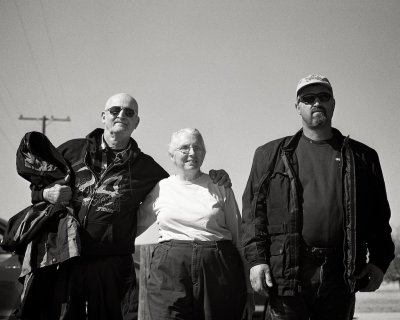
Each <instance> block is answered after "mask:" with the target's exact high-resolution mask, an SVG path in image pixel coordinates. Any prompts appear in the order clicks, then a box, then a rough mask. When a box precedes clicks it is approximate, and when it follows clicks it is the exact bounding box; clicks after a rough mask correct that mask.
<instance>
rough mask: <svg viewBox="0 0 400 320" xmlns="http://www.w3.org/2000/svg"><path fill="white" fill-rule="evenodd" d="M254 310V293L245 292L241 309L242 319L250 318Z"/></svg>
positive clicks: (250, 319)
mask: <svg viewBox="0 0 400 320" xmlns="http://www.w3.org/2000/svg"><path fill="white" fill-rule="evenodd" d="M254 310H255V302H254V294H253V293H249V292H248V293H247V302H246V306H245V308H244V311H243V315H242V320H252V319H253V314H254Z"/></svg>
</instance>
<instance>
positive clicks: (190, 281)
mask: <svg viewBox="0 0 400 320" xmlns="http://www.w3.org/2000/svg"><path fill="white" fill-rule="evenodd" d="M147 292H148V303H149V309H150V315H151V319H153V320H154V319H159V320H161V319H162V320H164V319H185V320H189V319H190V320H203V319H206V320H211V319H215V320H221V319H230V320H235V319H240V318H241V316H242V313H243V309H244V306H245V303H246V296H247V294H246V284H245V276H244V270H243V265H242V262H241V259H240V256H239V252H238V250H237V249H236V248H235V247H234V246H233V244H232V242H231V241H218V242H215V241H201V242H193V241H178V240H172V241H168V242H164V243H160V244H158V245H157V246H156V248H155V250H154V252H153V257H152V260H151V265H150V272H149V279H148V283H147Z"/></svg>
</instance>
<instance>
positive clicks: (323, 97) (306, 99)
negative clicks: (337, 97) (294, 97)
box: [300, 92, 332, 104]
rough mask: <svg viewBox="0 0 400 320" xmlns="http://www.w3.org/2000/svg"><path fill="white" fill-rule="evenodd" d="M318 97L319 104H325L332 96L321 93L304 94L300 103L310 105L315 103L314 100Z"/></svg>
mask: <svg viewBox="0 0 400 320" xmlns="http://www.w3.org/2000/svg"><path fill="white" fill-rule="evenodd" d="M317 97H318V100H319V101H320V102H327V101H329V100H331V98H332V95H330V94H329V93H327V92H322V93H317V94H314V93H310V94H305V95H304V96H301V97H300V101H301V102H305V103H307V104H312V103H314V102H315V99H316V98H317Z"/></svg>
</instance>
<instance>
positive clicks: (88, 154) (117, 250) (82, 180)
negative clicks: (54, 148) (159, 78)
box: [32, 93, 230, 320]
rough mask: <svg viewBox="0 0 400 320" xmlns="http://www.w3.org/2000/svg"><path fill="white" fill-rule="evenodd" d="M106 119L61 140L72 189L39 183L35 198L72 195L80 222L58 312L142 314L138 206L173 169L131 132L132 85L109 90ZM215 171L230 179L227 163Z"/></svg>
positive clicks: (134, 115) (217, 178) (71, 315)
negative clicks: (76, 253)
mask: <svg viewBox="0 0 400 320" xmlns="http://www.w3.org/2000/svg"><path fill="white" fill-rule="evenodd" d="M101 121H102V123H103V124H104V129H95V130H94V131H93V132H91V133H90V134H89V135H88V136H87V137H86V138H84V139H74V140H70V141H67V142H66V143H64V144H62V145H61V146H60V147H59V148H58V149H59V151H60V152H61V153H62V155H63V156H64V158H65V159H66V161H67V162H68V163H69V164H70V166H71V168H72V170H73V172H74V177H71V182H70V185H71V186H73V190H71V188H70V187H69V186H67V185H62V184H55V185H52V186H50V187H48V188H47V189H44V190H43V191H41V190H33V191H32V199H33V202H37V201H43V200H45V201H48V202H50V203H62V202H64V203H65V202H69V201H70V203H71V205H72V207H73V209H74V212H75V213H76V216H77V218H78V219H79V222H80V223H81V232H80V237H81V242H82V253H81V257H79V258H77V259H76V260H72V261H70V262H68V265H66V266H64V265H61V266H60V269H61V270H67V274H68V282H67V284H68V285H67V287H68V290H67V292H68V295H67V297H64V298H63V301H61V305H60V309H59V310H57V311H56V314H55V315H54V314H53V315H52V316H51V318H59V317H60V315H61V316H62V318H63V319H74V320H75V319H87V317H88V319H96V320H99V319H100V320H101V319H134V318H136V311H137V304H136V303H135V299H133V297H134V295H135V290H136V277H135V272H134V265H133V260H132V253H133V252H134V250H135V237H136V231H137V230H136V229H137V228H136V220H137V216H136V211H137V208H138V207H139V205H140V203H141V202H142V201H143V200H144V198H145V197H146V195H147V194H148V193H149V192H150V191H151V190H152V188H153V187H154V186H155V185H156V183H157V182H158V181H160V180H161V179H164V178H166V177H168V173H167V172H166V171H165V170H164V169H163V168H161V166H160V165H158V164H157V163H156V162H155V161H154V160H153V158H151V157H150V156H148V155H146V154H145V153H143V152H141V150H140V149H139V147H138V144H137V143H136V141H135V140H134V139H132V138H131V134H132V132H133V131H134V130H135V129H136V128H137V126H138V124H139V121H140V118H139V114H138V104H137V102H136V100H135V99H134V98H132V97H131V96H130V95H128V94H126V93H118V94H115V95H113V96H112V97H110V98H109V99H108V100H107V103H106V106H105V109H104V110H103V111H102V113H101ZM210 174H211V176H212V177H214V182H215V183H219V184H225V185H227V186H229V185H230V181H229V177H228V176H227V175H226V173H225V172H224V171H223V170H219V171H218V172H215V171H214V170H212V172H210ZM56 304H57V305H58V303H56ZM61 307H62V308H61ZM61 309H62V310H61ZM58 312H59V313H60V314H58Z"/></svg>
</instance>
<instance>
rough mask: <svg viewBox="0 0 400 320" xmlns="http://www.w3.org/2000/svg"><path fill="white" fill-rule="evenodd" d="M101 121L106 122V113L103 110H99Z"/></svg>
mask: <svg viewBox="0 0 400 320" xmlns="http://www.w3.org/2000/svg"><path fill="white" fill-rule="evenodd" d="M101 122H102V123H105V122H106V113H105V112H104V111H102V112H101Z"/></svg>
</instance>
